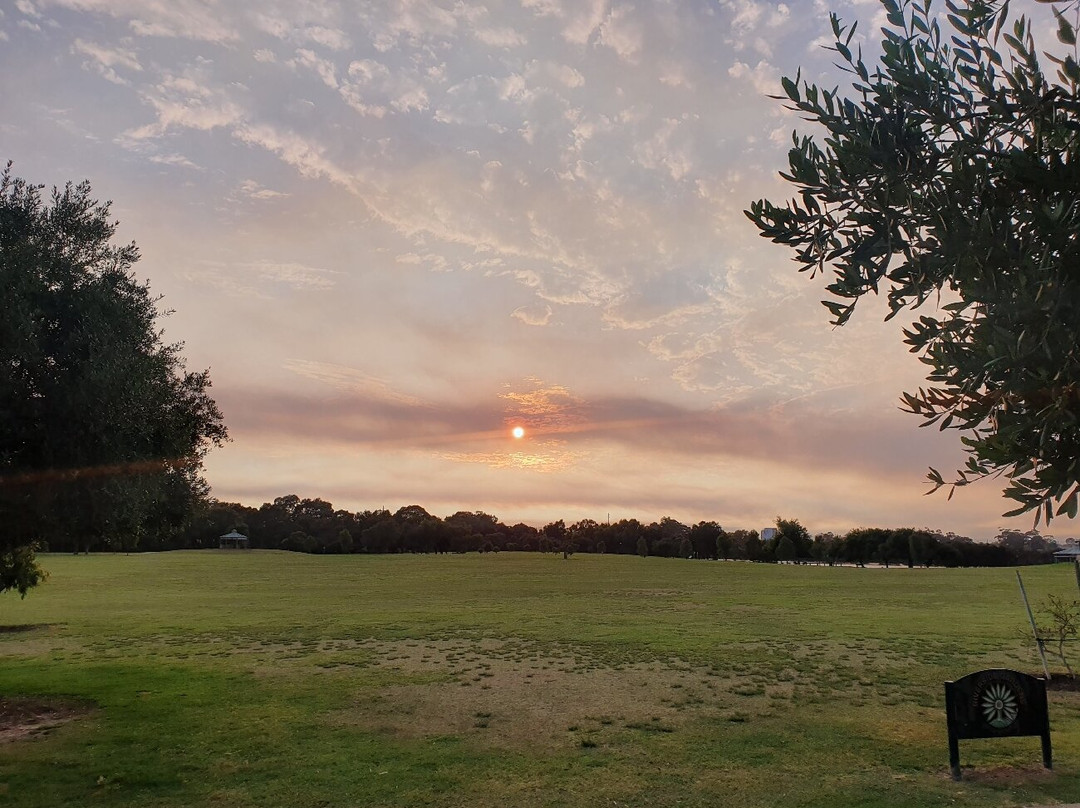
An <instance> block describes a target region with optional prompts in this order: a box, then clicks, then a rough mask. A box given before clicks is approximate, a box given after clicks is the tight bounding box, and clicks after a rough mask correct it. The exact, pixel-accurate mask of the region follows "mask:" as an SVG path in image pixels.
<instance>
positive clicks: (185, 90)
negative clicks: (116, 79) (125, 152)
mask: <svg viewBox="0 0 1080 808" xmlns="http://www.w3.org/2000/svg"><path fill="white" fill-rule="evenodd" d="M142 97H143V99H144V100H145V101H146V102H147V103H149V104H150V105H151V106H152V107H153V108H154V111H155V113H156V120H155V121H154V122H153V123H149V124H146V125H144V126H140V127H136V128H134V129H129V130H128V131H126V132H124V133H123V134H122V135H121V136H120V142H121V143H122V144H125V145H130V144H132V143H133V142H138V141H142V140H147V139H153V138H158V137H160V136H162V135H164V134H166V133H167V132H169V131H170V130H173V129H194V130H198V131H209V130H212V129H217V128H228V127H231V126H233V125H235V124H237V123H238V122H239V121H241V120H242V119H243V117H244V113H243V111H242V109H241V107H240V105H239V104H237V103H235V102H234V101H233V100H232V98H231V97H230V96H229V93H228V92H227V91H225V90H223V89H220V88H212V87H211V86H210V85H209V82H208V77H207V75H206V73H205V72H204V71H203V70H201V69H198V68H192V69H188V70H187V71H184V72H183V73H179V74H172V73H169V74H166V75H165V76H164V77H163V78H162V80H161V82H160V83H158V84H157V85H154V86H152V87H147V88H145V89H144V90H143V91H142Z"/></svg>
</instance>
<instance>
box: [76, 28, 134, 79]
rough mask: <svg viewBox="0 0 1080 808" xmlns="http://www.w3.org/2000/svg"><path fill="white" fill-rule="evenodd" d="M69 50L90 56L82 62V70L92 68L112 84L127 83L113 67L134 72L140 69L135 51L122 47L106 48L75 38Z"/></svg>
mask: <svg viewBox="0 0 1080 808" xmlns="http://www.w3.org/2000/svg"><path fill="white" fill-rule="evenodd" d="M71 50H72V52H73V53H81V54H83V55H84V56H89V57H90V59H89V60H88V61H85V62H83V69H84V70H94V71H96V72H97V73H98V74H99V75H100V76H101V77H102V78H104V79H105V80H106V81H110V82H112V83H113V84H128V83H129V82H128V80H127V79H124V78H122V77H121V76H120V75H119V74H118V73H117V72H116V70H115V68H117V67H122V68H125V69H127V70H132V71H136V72H137V71H140V70H142V65H141V64H139V60H138V59H137V58H136V56H135V53H134V52H133V51H130V50H126V49H123V48H108V47H104V46H101V45H97V44H95V43H93V42H87V41H86V40H83V39H78V38H77V39H76V40H75V42H74V43H73V44H72V46H71Z"/></svg>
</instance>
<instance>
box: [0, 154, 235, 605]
mask: <svg viewBox="0 0 1080 808" xmlns="http://www.w3.org/2000/svg"><path fill="white" fill-rule="evenodd" d="M115 230H116V223H115V222H112V221H111V220H110V219H109V203H107V202H106V203H104V204H102V203H99V202H97V201H96V200H94V199H93V198H91V196H90V186H89V184H88V183H86V182H84V183H82V184H80V185H74V186H73V185H71V184H70V183H69V184H68V185H67V186H65V188H64V189H63V190H59V189H55V188H54V189H53V192H52V194H51V197H49V198H48V200H47V201H46V200H45V199H43V198H42V195H41V187H40V186H35V185H31V184H28V183H27V182H25V181H24V180H21V179H18V178H15V177H12V175H11V164H10V163H9V164H8V166H7V168H6V169H5V170H4V172H3V174H2V177H0V311H3V316H2V317H0V368H3V372H0V524H3V536H4V538H3V539H2V540H0V541H2V546H0V553H3V554H5V557H10V558H20V559H22V560H21V561H20V562H18V563H20V564H21V565H23V567H24V568H25V569H29V567H27V566H26V565H33V564H34V561H33V552H32V550H31V551H30V552H26V551H25V550H24V549H22V548H32V547H33V545H34V543H35V542H38V541H43V542H47V543H48V544H49V546H50V549H53V550H59V549H80V548H81V549H84V550H89V549H90V548H91V547H100V546H106V547H114V548H117V547H122V548H131V547H132V546H134V545H135V544H136V543H137V542H138V541H139V540H140V538H142V537H144V536H146V535H148V534H153V533H156V532H159V531H176V530H178V529H179V528H180V527H181V526H182V523H183V520H184V518H185V517H186V515H187V514H188V513H190V511H191V510H192V507H193V505H194V504H195V503H197V502H199V501H200V500H203V499H205V497H206V495H207V493H208V487H207V486H206V483H205V482H204V481H203V480H202V477H201V469H202V461H203V458H204V456H205V454H206V452H207V451H208V449H209V448H210V447H211V446H213V445H220V444H221V443H223V442H224V441H225V440H226V439H227V433H226V430H225V427H224V425H223V424H222V416H221V412H220V411H219V410H218V408H217V405H216V404H215V403H214V400H213V399H212V398H211V397H210V396H209V394H208V392H207V390H208V388H209V387H210V376H209V374H208V373H207V372H205V371H203V372H199V373H191V372H187V371H186V370H185V369H184V362H183V359H182V357H181V354H180V351H181V348H182V347H183V346H182V345H181V344H165V343H163V342H162V335H161V331H160V327H159V323H158V318H159V316H160V315H161V312H159V310H158V308H157V302H158V299H157V298H155V297H154V296H153V295H151V293H150V290H149V287H148V286H147V285H146V284H144V283H139V282H138V281H137V280H136V279H135V278H134V276H133V273H132V267H133V265H134V264H135V262H136V261H138V259H139V252H138V249H137V248H136V246H135V245H134V244H128V245H123V246H116V245H114V244H112V243H111V241H112V237H113V235H114V233H115ZM20 580H22V581H23V582H31V581H33V580H34V579H33V575H31V576H30V577H26V576H23V577H21V578H20ZM6 581H7V579H6V578H5V583H4V584H0V591H2V589H6V588H8V586H7V585H6ZM29 585H33V584H32V583H30V584H29ZM20 587H21V584H20V585H18V586H16V588H20Z"/></svg>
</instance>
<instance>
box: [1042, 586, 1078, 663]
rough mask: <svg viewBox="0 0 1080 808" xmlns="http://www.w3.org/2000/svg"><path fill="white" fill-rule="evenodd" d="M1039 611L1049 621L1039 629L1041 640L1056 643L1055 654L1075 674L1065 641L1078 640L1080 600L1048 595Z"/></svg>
mask: <svg viewBox="0 0 1080 808" xmlns="http://www.w3.org/2000/svg"><path fill="white" fill-rule="evenodd" d="M1039 613H1040V614H1041V615H1042V616H1043V617H1045V618H1046V619H1047V620H1048V621H1049V624H1046V623H1044V624H1043V626H1042V627H1041V628H1040V630H1039V638H1040V640H1042V641H1044V642H1045V641H1047V640H1049V641H1050V642H1052V643H1054V645H1055V647H1054V648H1053V649H1052V650H1053V652H1054V654H1055V656H1057V658H1058V659H1060V660H1061V664H1062V665H1064V666H1065V670H1067V671H1068V672H1069V676H1073V675H1074V674H1073V669H1072V667H1071V666H1070V665H1069V660H1068V659H1067V658H1066V655H1065V643H1067V642H1069V641H1073V640H1076V639H1077V636H1078V634H1080V600H1071V601H1069V600H1065V598H1063V597H1059V596H1057V595H1047V596H1046V600H1045V601H1044V602H1043V603H1042V604H1041V606H1040V607H1039Z"/></svg>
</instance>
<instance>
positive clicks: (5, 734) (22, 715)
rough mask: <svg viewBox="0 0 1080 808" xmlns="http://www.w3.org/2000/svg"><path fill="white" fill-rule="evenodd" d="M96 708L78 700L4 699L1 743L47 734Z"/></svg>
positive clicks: (0, 715) (0, 703)
mask: <svg viewBox="0 0 1080 808" xmlns="http://www.w3.org/2000/svg"><path fill="white" fill-rule="evenodd" d="M93 709H94V708H93V706H92V705H90V704H87V703H86V702H81V701H76V700H74V699H56V698H40V697H32V696H19V697H12V698H6V697H3V696H0V743H11V742H12V741H21V740H24V739H26V738H31V737H34V736H37V735H41V734H44V733H46V732H49V731H50V730H52V729H55V728H56V727H59V726H60V725H62V724H66V723H67V722H69V721H74V720H75V719H76V718H81V717H82V716H84V715H87V714H88V713H90V712H92V711H93Z"/></svg>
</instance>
